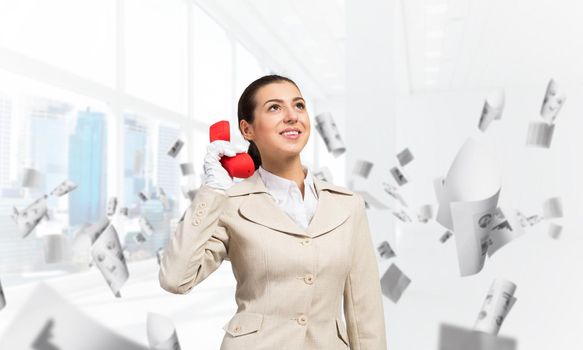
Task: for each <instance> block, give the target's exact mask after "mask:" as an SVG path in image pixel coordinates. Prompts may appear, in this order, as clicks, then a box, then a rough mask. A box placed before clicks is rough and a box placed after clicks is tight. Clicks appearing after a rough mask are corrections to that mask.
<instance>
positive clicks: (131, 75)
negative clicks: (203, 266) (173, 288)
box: [0, 0, 268, 285]
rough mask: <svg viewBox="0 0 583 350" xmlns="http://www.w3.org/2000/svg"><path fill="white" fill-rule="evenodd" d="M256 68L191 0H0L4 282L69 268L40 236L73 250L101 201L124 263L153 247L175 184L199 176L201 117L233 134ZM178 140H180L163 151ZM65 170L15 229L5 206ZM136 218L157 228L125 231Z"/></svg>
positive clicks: (101, 213) (175, 208) (178, 192)
mask: <svg viewBox="0 0 583 350" xmlns="http://www.w3.org/2000/svg"><path fill="white" fill-rule="evenodd" d="M64 8H66V9H67V11H62V9H64ZM267 71H268V69H267V67H265V65H263V64H262V63H261V62H260V61H258V60H257V58H256V57H255V56H254V55H253V53H252V52H250V51H249V50H247V49H246V48H245V47H244V46H243V45H242V44H241V43H238V42H237V41H235V40H234V39H233V37H232V35H231V34H230V33H229V32H228V31H226V30H225V29H224V28H223V27H222V26H221V25H219V24H218V23H217V22H215V21H214V19H213V18H211V17H210V16H209V15H208V14H207V13H206V12H205V11H203V10H202V9H200V8H198V7H197V6H196V5H194V4H192V3H191V2H185V1H182V0H164V1H162V0H120V1H116V0H103V1H99V2H97V1H88V0H74V1H73V0H56V1H51V2H46V1H40V0H22V1H18V2H16V1H11V2H2V3H0V277H1V279H2V283H3V284H4V285H10V284H14V283H20V282H23V281H25V280H26V278H28V277H26V276H30V275H31V272H32V273H42V272H43V271H44V272H47V273H48V272H50V273H53V274H54V272H55V271H69V272H71V271H76V270H79V265H78V264H76V263H74V262H73V261H74V259H71V258H70V256H71V255H70V256H69V257H68V258H67V259H63V260H62V261H59V262H54V261H52V262H51V263H47V262H46V259H45V258H46V256H45V246H44V245H45V240H43V236H46V235H49V234H59V235H64V236H65V238H66V241H67V247H68V249H70V250H71V254H72V255H73V256H74V254H73V253H74V252H73V250H74V248H75V244H76V241H75V237H76V236H77V235H78V233H79V232H80V230H82V229H83V228H85V227H87V225H90V224H93V223H95V222H96V221H98V220H99V219H101V218H103V217H105V216H106V210H107V205H108V200H109V199H110V198H112V197H116V198H117V199H118V201H119V205H118V213H117V214H115V215H114V216H112V217H111V220H112V222H113V224H114V226H115V227H116V229H117V230H118V233H119V235H120V240H121V241H122V244H123V245H124V249H125V254H126V256H127V257H128V259H129V260H130V261H131V260H139V259H143V258H148V257H152V256H154V255H155V254H156V251H157V250H158V249H159V248H160V247H162V246H163V245H164V244H165V243H166V241H167V239H168V234H169V233H170V232H171V231H172V229H173V227H174V225H175V224H176V220H177V219H178V218H179V217H180V215H181V213H182V212H183V211H184V210H185V209H186V207H187V205H188V204H189V200H188V199H187V197H186V196H185V194H184V193H183V192H184V191H183V190H184V189H187V188H188V186H192V185H193V183H194V184H195V185H199V184H200V175H201V173H202V162H203V158H204V154H205V152H206V145H207V144H208V141H209V140H208V127H209V126H210V124H212V123H214V122H215V121H218V120H221V119H227V120H230V121H232V122H233V125H232V129H233V132H237V134H238V131H237V126H236V120H237V118H236V115H235V111H236V103H237V98H238V96H239V94H240V93H241V92H242V89H243V88H244V87H245V86H246V84H248V83H249V82H250V81H252V80H253V79H255V78H257V77H259V76H260V75H262V74H264V73H265V72H267ZM237 136H238V135H237ZM178 139H180V140H181V141H183V142H184V147H183V148H182V150H181V151H180V153H179V154H178V156H176V157H171V156H169V155H168V150H169V149H170V148H171V147H172V145H173V144H174V143H175V141H176V140H178ZM186 162H191V163H192V165H193V168H194V174H192V175H190V176H188V177H184V176H182V173H181V170H180V164H181V163H186ZM30 174H37V176H36V177H34V181H32V182H33V183H24V182H25V178H26V179H28V178H30ZM64 180H70V181H72V182H74V183H75V184H76V185H77V187H76V188H75V189H74V190H73V191H72V192H70V193H68V194H66V195H63V196H61V197H58V196H48V197H47V208H48V211H47V214H46V216H45V217H43V219H42V220H41V221H40V223H39V224H38V225H37V226H36V227H35V229H34V230H33V231H32V233H31V234H29V235H27V236H26V237H23V234H22V233H21V231H19V227H18V226H17V224H16V222H15V220H13V218H11V215H14V213H18V212H22V211H23V210H24V209H25V208H26V207H28V206H29V205H31V203H33V202H34V201H35V200H37V199H39V198H41V197H42V196H44V195H48V194H50V192H51V191H52V190H53V189H54V188H55V187H56V186H57V185H59V184H60V183H61V182H63V181H64ZM27 181H28V180H27ZM140 193H142V194H145V195H146V196H147V200H144V199H143V198H140ZM161 193H163V194H164V196H163V195H161ZM120 209H122V210H121V212H122V213H123V215H122V214H120ZM140 217H143V218H145V219H147V220H148V222H149V223H150V224H151V225H152V227H153V228H154V234H153V235H152V236H150V237H148V239H147V240H146V242H140V241H139V240H138V239H137V238H136V237H137V235H138V234H139V232H140V225H139V223H138V220H139V218H140Z"/></svg>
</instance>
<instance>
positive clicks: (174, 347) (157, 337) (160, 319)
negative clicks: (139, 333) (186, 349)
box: [147, 312, 180, 350]
mask: <svg viewBox="0 0 583 350" xmlns="http://www.w3.org/2000/svg"><path fill="white" fill-rule="evenodd" d="M147 331H148V342H149V343H150V349H152V350H180V342H179V341H178V335H177V334H176V327H174V323H173V322H172V320H170V319H169V318H167V317H165V316H162V315H160V314H155V313H152V312H148V321H147Z"/></svg>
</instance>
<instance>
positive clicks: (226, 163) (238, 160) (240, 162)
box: [209, 120, 255, 179]
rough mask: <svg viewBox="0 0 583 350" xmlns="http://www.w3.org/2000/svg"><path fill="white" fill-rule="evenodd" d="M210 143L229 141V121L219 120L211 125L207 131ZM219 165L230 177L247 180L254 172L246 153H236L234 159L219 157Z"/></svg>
mask: <svg viewBox="0 0 583 350" xmlns="http://www.w3.org/2000/svg"><path fill="white" fill-rule="evenodd" d="M209 137H210V142H213V141H216V140H223V141H231V131H230V128H229V121H227V120H221V121H219V122H216V123H214V124H213V125H211V127H210V129H209ZM221 165H222V166H223V168H225V170H227V172H228V173H229V175H230V176H231V177H238V178H241V179H244V178H247V177H249V176H251V175H253V173H254V172H255V163H253V158H251V156H250V155H249V154H247V153H237V155H235V156H234V157H227V156H223V157H221Z"/></svg>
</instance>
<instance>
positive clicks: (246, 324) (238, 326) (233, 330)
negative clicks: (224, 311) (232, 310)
mask: <svg viewBox="0 0 583 350" xmlns="http://www.w3.org/2000/svg"><path fill="white" fill-rule="evenodd" d="M262 323H263V315H262V314H258V313H254V312H240V313H237V314H235V315H234V316H233V317H232V318H231V320H230V321H229V322H228V323H227V324H225V325H224V326H223V330H224V331H225V332H227V333H229V334H230V335H232V336H233V337H239V336H242V335H245V334H249V333H253V332H257V331H258V330H259V329H261V324H262Z"/></svg>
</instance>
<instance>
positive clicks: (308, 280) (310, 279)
mask: <svg viewBox="0 0 583 350" xmlns="http://www.w3.org/2000/svg"><path fill="white" fill-rule="evenodd" d="M304 282H306V284H312V283H314V275H312V274H311V273H309V274H307V275H306V277H304Z"/></svg>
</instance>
